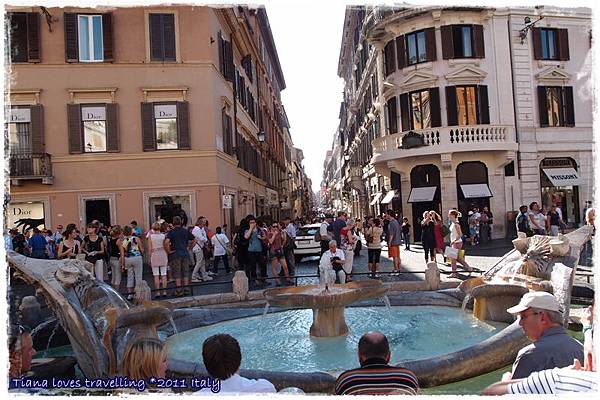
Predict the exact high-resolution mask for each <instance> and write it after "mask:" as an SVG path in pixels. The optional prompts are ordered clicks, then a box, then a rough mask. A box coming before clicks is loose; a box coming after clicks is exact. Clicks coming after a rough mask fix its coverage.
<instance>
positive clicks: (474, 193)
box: [460, 183, 494, 199]
mask: <svg viewBox="0 0 600 400" xmlns="http://www.w3.org/2000/svg"><path fill="white" fill-rule="evenodd" d="M460 188H461V189H462V192H463V195H464V196H465V199H475V198H478V197H494V196H492V192H491V191H490V188H489V186H488V185H487V183H477V184H475V185H460Z"/></svg>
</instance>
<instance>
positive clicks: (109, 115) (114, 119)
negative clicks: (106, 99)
mask: <svg viewBox="0 0 600 400" xmlns="http://www.w3.org/2000/svg"><path fill="white" fill-rule="evenodd" d="M117 109H118V106H117V104H115V103H108V104H106V151H108V152H109V153H117V152H119V119H118V114H117Z"/></svg>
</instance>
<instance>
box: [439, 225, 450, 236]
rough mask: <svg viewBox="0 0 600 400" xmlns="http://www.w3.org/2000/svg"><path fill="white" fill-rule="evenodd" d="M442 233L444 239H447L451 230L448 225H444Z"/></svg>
mask: <svg viewBox="0 0 600 400" xmlns="http://www.w3.org/2000/svg"><path fill="white" fill-rule="evenodd" d="M441 231H442V237H446V236H448V235H449V234H450V228H448V225H446V224H442V227H441Z"/></svg>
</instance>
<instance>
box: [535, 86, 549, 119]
mask: <svg viewBox="0 0 600 400" xmlns="http://www.w3.org/2000/svg"><path fill="white" fill-rule="evenodd" d="M537 93H538V112H539V114H540V126H541V127H542V128H543V127H547V126H549V122H548V100H547V98H546V96H547V95H546V86H538V87H537Z"/></svg>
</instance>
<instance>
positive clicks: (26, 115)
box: [9, 108, 31, 123]
mask: <svg viewBox="0 0 600 400" xmlns="http://www.w3.org/2000/svg"><path fill="white" fill-rule="evenodd" d="M9 118H10V121H9V122H11V123H24V122H31V110H30V109H29V108H13V109H11V110H10V117H9Z"/></svg>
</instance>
